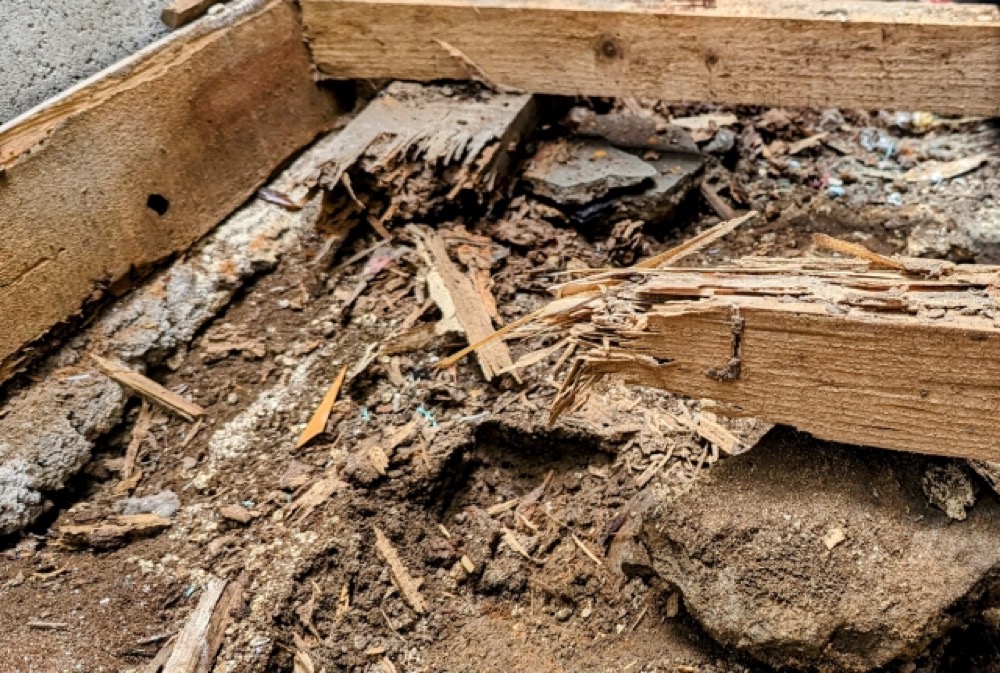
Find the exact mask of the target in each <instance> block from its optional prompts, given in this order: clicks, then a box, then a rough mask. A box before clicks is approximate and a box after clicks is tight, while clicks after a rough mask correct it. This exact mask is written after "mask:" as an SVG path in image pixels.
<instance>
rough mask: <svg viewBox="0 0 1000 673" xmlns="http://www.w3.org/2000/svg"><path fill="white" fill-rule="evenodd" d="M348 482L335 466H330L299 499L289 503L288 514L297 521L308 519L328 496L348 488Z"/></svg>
mask: <svg viewBox="0 0 1000 673" xmlns="http://www.w3.org/2000/svg"><path fill="white" fill-rule="evenodd" d="M347 487H348V484H347V482H345V481H342V480H341V479H340V478H339V477H338V476H337V472H336V471H335V468H330V469H329V470H327V471H326V473H325V474H324V475H323V477H321V478H320V479H318V480H316V482H315V483H314V484H313V485H312V486H310V487H309V490H308V491H306V492H305V493H304V494H303V495H302V496H301V497H299V499H298V500H296V501H295V502H293V503H292V504H291V505H289V508H288V516H289V518H292V519H294V520H296V521H302V520H304V519H306V518H307V517H308V516H309V515H310V514H312V512H313V510H314V509H316V507H318V506H319V505H321V504H323V503H324V502H326V500H327V498H329V497H330V496H331V495H333V494H334V493H335V492H337V491H339V490H340V489H343V488H347Z"/></svg>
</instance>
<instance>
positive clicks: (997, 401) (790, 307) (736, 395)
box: [546, 259, 1000, 461]
mask: <svg viewBox="0 0 1000 673" xmlns="http://www.w3.org/2000/svg"><path fill="white" fill-rule="evenodd" d="M921 262H923V264H924V266H923V267H922V269H923V270H924V271H928V272H929V273H927V274H923V273H921V272H920V271H914V268H913V267H910V266H907V270H906V271H873V270H871V269H870V266H869V263H868V262H863V261H859V262H850V263H847V262H839V261H837V260H822V259H812V260H809V259H791V260H745V261H744V262H742V263H741V264H739V265H734V266H731V267H729V268H716V269H699V268H689V269H655V270H647V271H644V272H643V274H644V275H643V277H641V278H640V279H638V280H632V281H629V282H627V283H625V284H623V285H619V286H616V287H614V288H612V289H611V290H610V291H609V293H608V294H600V293H593V294H592V298H591V299H590V302H589V303H588V304H581V303H580V302H581V301H585V300H586V297H579V296H577V297H574V299H575V301H576V304H575V305H573V304H568V303H566V302H568V300H567V299H562V300H558V301H559V302H562V305H564V306H568V307H570V308H571V312H569V313H567V312H566V311H563V312H562V313H560V312H558V311H556V312H551V313H550V315H549V317H548V318H547V319H546V321H547V322H551V323H554V324H556V325H558V326H559V327H560V329H565V328H566V327H567V326H568V325H571V324H575V325H576V327H575V329H574V334H577V335H579V338H581V339H582V340H583V341H584V342H585V343H588V344H592V345H593V348H591V349H589V352H587V354H586V355H585V357H584V359H583V360H581V364H580V365H578V366H575V368H574V370H573V374H572V375H571V376H570V378H569V380H568V381H567V384H566V386H565V388H564V390H563V392H562V393H561V395H560V398H559V399H558V400H557V402H556V406H555V407H554V411H556V412H557V413H558V412H559V411H562V410H565V409H568V408H572V407H573V406H574V404H575V399H576V396H577V395H578V393H580V392H582V391H583V390H585V389H586V388H587V387H589V386H590V385H592V384H593V383H595V382H596V381H597V380H598V379H600V378H602V377H605V376H613V377H616V378H619V379H622V380H624V381H626V382H628V383H630V384H633V385H641V386H651V387H656V388H661V389H665V390H669V391H671V392H675V393H678V394H681V395H685V396H689V397H694V398H698V399H703V398H707V399H710V400H714V401H715V402H717V403H718V405H717V406H716V407H713V410H714V411H717V412H719V413H722V414H729V415H736V416H756V417H759V418H763V419H765V420H768V421H771V422H774V423H783V424H787V425H791V426H794V427H796V428H799V429H801V430H805V431H807V432H810V433H812V434H814V435H816V436H817V437H820V438H823V439H828V440H834V441H839V442H846V443H851V444H862V445H870V446H876V447H882V448H887V449H898V450H903V451H915V452H920V453H928V454H936V455H944V456H955V457H962V458H977V459H981V460H989V461H996V460H1000V425H998V424H997V422H996V418H997V414H1000V325H998V321H997V318H998V317H1000V302H998V300H997V297H996V295H995V290H994V288H995V286H996V285H995V284H996V283H997V281H998V279H1000V274H998V269H997V267H977V266H959V267H953V266H950V265H948V264H947V263H938V264H939V266H938V271H935V270H934V269H932V268H931V266H930V265H928V264H927V260H921ZM913 263H914V264H915V262H913ZM907 264H908V265H909V264H910V262H907ZM939 271H940V272H941V273H940V274H939V273H938V272H939ZM624 273H625V274H626V275H627V274H631V275H632V277H633V278H634V277H635V274H637V273H639V271H638V270H634V269H633V270H630V271H626V272H624ZM584 350H585V351H587V350H588V349H584Z"/></svg>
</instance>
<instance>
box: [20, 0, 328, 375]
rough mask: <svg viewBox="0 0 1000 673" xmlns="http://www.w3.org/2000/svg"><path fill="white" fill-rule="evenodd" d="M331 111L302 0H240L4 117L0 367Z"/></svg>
mask: <svg viewBox="0 0 1000 673" xmlns="http://www.w3.org/2000/svg"><path fill="white" fill-rule="evenodd" d="M336 112H337V111H336V106H335V104H334V102H333V100H332V98H331V97H328V96H327V95H326V94H324V93H323V92H321V91H320V90H319V89H318V88H317V87H316V86H315V83H314V82H313V80H312V77H311V75H310V63H309V57H308V52H307V50H306V49H305V47H304V46H303V44H302V36H301V32H300V28H299V22H298V17H297V15H296V10H295V9H294V7H292V6H291V5H290V4H289V3H287V2H284V1H280V0H269V1H264V0H247V1H245V2H242V3H235V4H233V5H230V6H228V9H227V11H226V12H223V13H222V14H220V15H217V16H212V17H207V18H206V19H205V20H203V21H199V22H198V23H196V24H193V25H191V26H189V27H187V28H185V29H183V30H181V31H178V32H177V33H174V34H172V35H170V36H168V37H167V38H165V39H164V40H163V41H161V42H159V43H157V44H155V45H153V46H151V47H149V48H147V49H145V50H144V51H142V52H140V53H139V54H137V55H136V56H134V57H132V58H131V59H129V60H127V61H125V62H123V63H121V64H119V65H118V66H115V67H114V68H112V69H111V70H109V71H106V72H104V73H102V74H100V75H98V76H96V77H95V78H93V79H91V80H89V81H87V82H84V83H82V84H81V85H79V86H77V87H75V88H74V89H72V90H70V91H68V92H67V93H66V94H64V95H63V96H61V97H60V98H58V99H55V100H53V101H51V102H49V103H47V104H45V105H43V106H41V107H40V108H37V109H36V110H34V111H32V112H29V113H27V114H26V115H24V116H22V117H20V118H19V119H15V120H13V121H12V122H10V123H9V124H8V125H6V126H4V127H0V316H2V318H0V380H2V379H3V378H5V376H6V375H9V373H10V371H11V369H13V363H14V362H15V361H16V360H17V359H18V357H19V355H23V354H24V351H23V349H24V347H25V346H26V345H27V344H29V343H31V342H33V341H35V340H37V339H39V338H41V337H43V335H45V334H46V333H47V331H48V330H50V328H52V327H53V326H54V325H56V324H59V323H61V322H63V321H66V320H67V319H69V318H70V317H72V316H73V315H74V314H75V313H77V312H78V311H79V310H80V309H81V307H82V306H83V305H84V304H85V303H86V302H88V300H91V299H93V298H94V297H95V296H98V295H100V294H101V293H102V291H104V290H105V289H108V288H111V289H114V290H118V289H119V288H121V287H123V286H127V285H128V283H129V278H130V276H131V275H132V274H133V272H134V271H135V270H143V269H144V268H148V267H150V265H152V264H155V263H156V262H158V261H160V260H162V259H164V258H166V257H167V256H169V255H171V254H174V253H176V252H179V251H182V250H185V249H186V248H187V247H188V246H189V245H190V244H191V243H192V242H193V241H195V240H197V239H198V238H199V237H200V236H202V235H203V234H204V233H205V232H207V231H208V230H209V229H211V228H212V227H213V226H214V225H215V224H216V223H218V222H219V221H221V220H222V219H223V218H224V217H225V216H226V215H228V214H229V213H231V212H232V211H233V210H234V209H235V208H236V207H237V206H239V205H240V204H241V203H242V202H243V201H244V200H246V199H247V198H248V197H249V196H250V195H251V194H252V193H253V191H254V190H255V189H257V188H258V187H259V186H260V185H261V184H263V182H264V181H265V180H266V179H267V177H268V176H269V175H270V174H271V173H272V172H273V171H274V170H275V168H276V167H277V166H278V165H280V163H281V162H283V161H284V160H285V159H287V158H288V157H289V156H290V155H291V154H292V153H293V152H295V151H297V150H298V149H300V148H302V147H303V146H305V145H306V144H307V143H309V142H310V141H311V140H312V139H313V138H315V137H316V135H317V134H318V133H320V132H322V131H324V130H326V129H327V128H329V127H330V126H332V124H333V121H334V119H335V116H336ZM29 350H30V349H29Z"/></svg>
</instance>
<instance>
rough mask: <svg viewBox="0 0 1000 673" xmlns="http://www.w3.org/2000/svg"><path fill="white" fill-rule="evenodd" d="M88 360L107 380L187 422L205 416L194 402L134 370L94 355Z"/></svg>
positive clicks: (202, 410) (203, 411)
mask: <svg viewBox="0 0 1000 673" xmlns="http://www.w3.org/2000/svg"><path fill="white" fill-rule="evenodd" d="M90 358H91V359H92V360H93V361H94V362H96V363H97V366H98V367H100V369H101V371H102V372H104V375H105V376H107V377H108V378H111V379H114V380H115V381H116V382H117V383H120V384H121V385H123V386H125V387H126V388H128V389H129V390H131V391H132V392H134V393H136V394H138V395H141V396H142V397H143V398H144V399H147V400H149V401H150V402H152V403H153V404H156V405H158V406H160V407H162V408H163V409H166V410H167V411H171V412H173V413H175V414H177V415H178V416H180V417H181V418H183V419H184V420H186V421H188V422H194V420H195V419H197V418H200V417H202V416H204V415H205V410H204V409H202V408H201V407H199V406H198V405H197V404H195V403H194V402H189V401H187V400H186V399H184V398H183V397H181V396H180V395H178V394H177V393H175V392H174V391H172V390H167V389H166V388H164V387H163V386H161V385H160V384H159V383H157V382H156V381H153V380H152V379H150V378H149V377H148V376H145V375H143V374H140V373H139V372H137V371H135V370H134V369H129V368H128V367H126V366H124V365H120V364H118V363H117V362H112V361H111V360H108V359H106V358H102V357H101V356H99V355H95V354H94V353H91V354H90Z"/></svg>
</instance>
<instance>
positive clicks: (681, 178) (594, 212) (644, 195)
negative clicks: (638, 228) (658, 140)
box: [575, 152, 705, 224]
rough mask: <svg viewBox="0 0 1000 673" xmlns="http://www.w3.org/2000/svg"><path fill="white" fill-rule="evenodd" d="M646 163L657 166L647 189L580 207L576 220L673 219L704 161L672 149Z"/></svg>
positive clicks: (689, 192)
mask: <svg viewBox="0 0 1000 673" xmlns="http://www.w3.org/2000/svg"><path fill="white" fill-rule="evenodd" d="M649 164H650V165H651V166H652V167H653V168H654V169H656V177H655V178H653V183H652V184H651V185H650V186H649V188H647V189H645V190H643V191H640V192H633V193H626V194H622V195H620V196H618V197H616V198H611V199H606V200H604V201H600V202H597V203H594V204H591V205H589V206H587V207H585V208H581V209H580V210H579V211H577V212H576V213H575V218H576V219H577V221H579V222H580V223H581V224H588V223H591V222H594V221H609V222H611V221H619V220H623V219H631V220H642V221H643V222H649V223H651V224H655V223H659V222H667V221H669V220H671V219H673V217H674V215H675V214H676V213H677V210H678V208H680V206H681V204H683V203H684V201H685V200H686V199H687V197H688V196H689V195H690V194H691V193H692V192H693V191H694V190H696V189H697V188H698V184H699V182H700V181H701V175H702V172H703V170H704V168H705V160H704V159H703V158H702V157H701V156H700V155H697V154H686V153H679V152H671V153H666V154H661V155H660V156H659V158H657V159H653V160H650V161H649Z"/></svg>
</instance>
